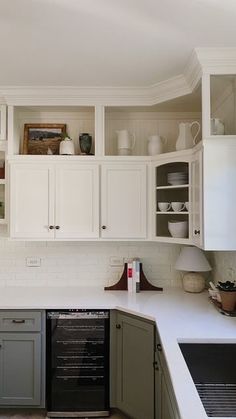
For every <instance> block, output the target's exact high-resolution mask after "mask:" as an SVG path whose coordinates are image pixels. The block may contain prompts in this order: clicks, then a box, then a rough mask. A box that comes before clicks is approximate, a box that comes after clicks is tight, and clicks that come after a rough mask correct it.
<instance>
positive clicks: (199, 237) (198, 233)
mask: <svg viewBox="0 0 236 419" xmlns="http://www.w3.org/2000/svg"><path fill="white" fill-rule="evenodd" d="M202 176H203V170H202V150H198V151H196V152H195V153H194V155H193V161H192V163H191V188H190V196H191V200H190V209H191V212H190V214H191V218H190V226H191V233H190V235H191V237H192V241H193V244H194V245H195V246H198V247H202V246H203V236H204V231H203V222H202V211H203V190H202V181H203V179H202Z"/></svg>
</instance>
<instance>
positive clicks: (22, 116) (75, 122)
mask: <svg viewBox="0 0 236 419" xmlns="http://www.w3.org/2000/svg"><path fill="white" fill-rule="evenodd" d="M25 124H45V125H46V124H66V133H67V134H68V136H69V137H71V138H72V140H73V142H74V146H75V154H77V155H79V154H81V150H80V145H79V135H80V134H81V133H89V134H90V135H91V136H92V148H91V154H94V153H95V148H96V140H95V107H93V106H29V107H27V106H9V110H8V140H9V148H8V152H9V154H10V155H18V154H23V143H24V126H25Z"/></svg>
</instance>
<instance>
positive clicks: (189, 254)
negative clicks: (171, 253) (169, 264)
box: [175, 246, 211, 292]
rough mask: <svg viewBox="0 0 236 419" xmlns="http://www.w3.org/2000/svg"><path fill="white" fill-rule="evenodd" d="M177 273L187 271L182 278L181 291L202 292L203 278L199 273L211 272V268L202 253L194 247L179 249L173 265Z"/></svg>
mask: <svg viewBox="0 0 236 419" xmlns="http://www.w3.org/2000/svg"><path fill="white" fill-rule="evenodd" d="M175 269H176V270H177V271H187V273H186V274H185V275H184V276H183V289H184V290H185V291H187V292H202V291H203V290H204V288H205V278H204V277H203V276H202V275H201V274H200V273H199V272H207V271H210V270H211V266H210V265H209V262H208V260H207V258H206V256H205V255H204V253H203V251H202V250H200V249H198V248H197V247H194V246H186V247H183V248H182V249H181V252H180V255H179V257H178V259H177V262H176V264H175Z"/></svg>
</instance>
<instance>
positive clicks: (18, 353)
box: [0, 333, 41, 406]
mask: <svg viewBox="0 0 236 419" xmlns="http://www.w3.org/2000/svg"><path fill="white" fill-rule="evenodd" d="M0 370H1V375H0V404H2V405H3V404H4V405H27V406H35V405H36V406H37V405H39V404H40V400H41V389H40V372H41V335H40V334H39V333H19V334H16V333H0Z"/></svg>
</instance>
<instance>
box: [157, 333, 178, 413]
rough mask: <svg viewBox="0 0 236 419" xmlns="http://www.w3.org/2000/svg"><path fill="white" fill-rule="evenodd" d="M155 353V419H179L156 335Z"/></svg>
mask: <svg viewBox="0 0 236 419" xmlns="http://www.w3.org/2000/svg"><path fill="white" fill-rule="evenodd" d="M156 337H157V343H156V351H155V419H180V415H179V411H178V406H177V402H176V399H175V394H174V390H173V386H172V383H171V379H170V375H169V371H168V368H167V364H166V360H165V356H164V353H163V351H162V347H161V344H160V341H159V337H158V334H157V335H156Z"/></svg>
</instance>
